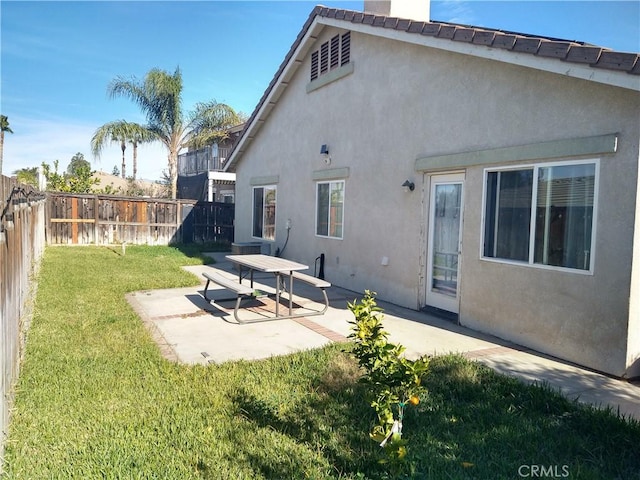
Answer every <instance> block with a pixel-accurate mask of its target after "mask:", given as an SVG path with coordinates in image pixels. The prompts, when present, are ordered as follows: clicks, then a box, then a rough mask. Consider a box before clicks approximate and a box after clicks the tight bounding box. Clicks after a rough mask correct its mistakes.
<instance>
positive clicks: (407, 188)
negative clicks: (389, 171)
mask: <svg viewBox="0 0 640 480" xmlns="http://www.w3.org/2000/svg"><path fill="white" fill-rule="evenodd" d="M402 188H404V191H405V192H413V189H414V188H416V186H415V184H414V183H413V182H411V181H409V180H405V181H404V183H403V184H402Z"/></svg>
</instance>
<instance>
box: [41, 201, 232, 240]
mask: <svg viewBox="0 0 640 480" xmlns="http://www.w3.org/2000/svg"><path fill="white" fill-rule="evenodd" d="M47 197H48V198H47V229H46V232H47V243H48V244H50V245H61V244H73V245H89V244H95V245H105V244H106V245H110V244H119V243H128V244H147V245H169V244H174V243H208V242H217V243H228V244H231V243H232V242H233V219H234V205H233V204H229V203H216V202H196V201H194V200H167V199H157V198H140V197H120V196H113V195H78V194H63V193H48V194H47Z"/></svg>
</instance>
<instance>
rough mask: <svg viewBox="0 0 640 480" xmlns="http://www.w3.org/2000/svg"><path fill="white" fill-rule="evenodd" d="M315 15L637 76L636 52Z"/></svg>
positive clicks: (456, 27) (340, 14) (325, 11)
mask: <svg viewBox="0 0 640 480" xmlns="http://www.w3.org/2000/svg"><path fill="white" fill-rule="evenodd" d="M315 16H320V17H325V18H335V19H338V20H342V19H344V20H348V21H350V22H351V23H362V24H366V25H373V26H374V27H376V26H377V27H383V28H392V29H394V30H398V31H403V32H408V33H414V34H418V35H425V36H430V37H436V38H441V39H443V40H453V41H456V42H466V43H471V44H474V45H483V46H486V47H493V48H502V49H506V50H512V51H514V52H521V53H530V54H532V55H539V56H541V57H551V58H557V59H560V60H564V61H567V62H575V63H582V64H588V65H589V66H591V67H593V68H603V69H607V70H618V71H624V72H627V73H630V74H632V75H640V60H639V55H638V53H626V52H617V51H613V50H611V49H608V48H604V47H597V46H595V45H589V44H587V43H584V42H578V41H573V40H562V39H558V38H549V37H541V36H536V35H529V34H525V33H516V32H509V31H504V30H495V29H490V28H482V27H474V26H470V25H460V24H454V23H447V22H436V21H433V22H422V21H415V20H408V19H403V18H395V17H383V16H378V15H373V14H368V13H364V14H363V13H361V12H353V11H349V10H339V9H335V8H328V7H323V6H317V7H315V9H314V10H313V11H312V12H311V15H310V19H311V20H313V18H314V17H315ZM307 23H310V22H307Z"/></svg>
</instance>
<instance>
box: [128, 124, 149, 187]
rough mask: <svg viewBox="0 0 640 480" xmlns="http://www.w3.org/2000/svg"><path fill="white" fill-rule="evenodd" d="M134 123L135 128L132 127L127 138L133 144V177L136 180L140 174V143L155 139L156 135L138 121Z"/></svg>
mask: <svg viewBox="0 0 640 480" xmlns="http://www.w3.org/2000/svg"><path fill="white" fill-rule="evenodd" d="M130 125H134V126H135V128H132V129H131V131H130V132H129V136H128V137H127V140H128V141H129V143H131V145H133V179H134V180H135V179H136V177H137V175H138V145H140V144H142V143H147V142H151V141H153V140H155V138H156V137H155V135H154V134H153V133H151V132H150V131H149V130H147V129H146V128H145V127H143V126H141V125H138V124H136V123H133V124H130Z"/></svg>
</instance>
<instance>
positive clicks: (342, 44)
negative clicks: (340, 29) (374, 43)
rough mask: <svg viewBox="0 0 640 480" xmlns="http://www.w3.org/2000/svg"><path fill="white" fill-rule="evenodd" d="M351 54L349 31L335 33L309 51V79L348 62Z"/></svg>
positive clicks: (312, 79) (313, 78)
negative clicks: (316, 47)
mask: <svg viewBox="0 0 640 480" xmlns="http://www.w3.org/2000/svg"><path fill="white" fill-rule="evenodd" d="M350 55H351V32H347V33H344V34H343V35H335V36H334V37H332V38H331V40H329V41H328V42H324V43H323V44H322V45H320V48H319V49H318V50H316V51H314V52H312V53H311V81H314V80H316V79H317V78H318V76H320V75H323V74H325V73H327V72H329V71H331V70H333V69H334V68H339V67H341V66H343V65H346V64H347V63H349V58H350Z"/></svg>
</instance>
